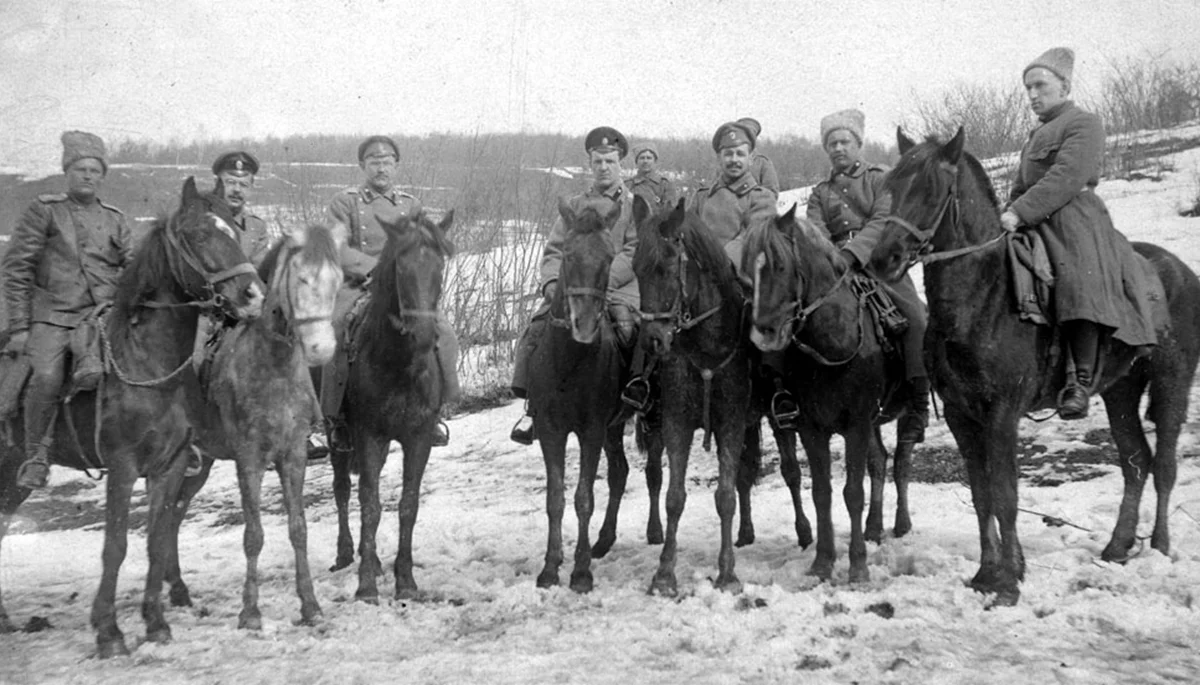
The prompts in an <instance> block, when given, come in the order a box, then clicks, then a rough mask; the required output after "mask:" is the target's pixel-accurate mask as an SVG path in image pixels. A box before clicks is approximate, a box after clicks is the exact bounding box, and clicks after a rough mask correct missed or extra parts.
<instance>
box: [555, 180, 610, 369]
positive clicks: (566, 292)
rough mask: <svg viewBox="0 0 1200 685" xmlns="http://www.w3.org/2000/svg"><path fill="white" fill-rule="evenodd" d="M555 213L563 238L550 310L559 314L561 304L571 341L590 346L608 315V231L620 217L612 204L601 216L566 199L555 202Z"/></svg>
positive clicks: (593, 208) (591, 206)
mask: <svg viewBox="0 0 1200 685" xmlns="http://www.w3.org/2000/svg"><path fill="white" fill-rule="evenodd" d="M558 213H559V215H560V216H561V217H562V220H563V227H564V228H565V233H566V238H565V239H564V240H563V258H562V271H561V272H560V273H559V288H558V294H557V295H556V296H555V299H556V300H558V301H557V302H555V303H553V305H552V306H553V307H554V308H555V309H556V310H557V311H558V312H559V313H561V312H562V304H563V302H564V301H565V303H566V309H567V314H568V319H569V322H570V327H571V337H572V338H573V339H574V340H575V342H578V343H582V344H584V345H590V344H592V343H593V342H595V341H596V338H597V337H598V336H599V335H600V322H601V320H602V319H603V317H604V315H605V313H606V312H607V311H608V271H609V268H610V267H611V266H612V262H613V257H614V256H615V250H614V248H613V244H612V240H611V239H610V238H609V229H611V228H612V227H613V226H614V225H615V224H616V223H617V220H618V219H619V218H620V216H621V204H620V203H619V202H613V203H612V207H611V208H610V209H609V211H608V213H607V214H606V215H603V216H602V215H601V214H600V210H599V209H598V208H597V207H596V205H595V204H593V203H588V202H586V201H585V202H582V203H580V206H572V203H571V202H570V201H569V200H567V199H566V198H559V201H558Z"/></svg>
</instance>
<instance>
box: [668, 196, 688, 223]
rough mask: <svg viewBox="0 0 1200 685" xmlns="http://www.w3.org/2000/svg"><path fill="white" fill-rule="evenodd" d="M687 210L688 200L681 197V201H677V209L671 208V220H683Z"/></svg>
mask: <svg viewBox="0 0 1200 685" xmlns="http://www.w3.org/2000/svg"><path fill="white" fill-rule="evenodd" d="M686 212H687V200H686V199H684V198H682V197H681V198H679V202H676V203H675V209H672V210H671V221H677V222H682V221H683V216H684V214H685V213H686Z"/></svg>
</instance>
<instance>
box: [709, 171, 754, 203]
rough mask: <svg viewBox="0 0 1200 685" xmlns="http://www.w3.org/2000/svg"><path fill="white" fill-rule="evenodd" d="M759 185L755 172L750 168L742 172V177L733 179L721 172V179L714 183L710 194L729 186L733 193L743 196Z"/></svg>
mask: <svg viewBox="0 0 1200 685" xmlns="http://www.w3.org/2000/svg"><path fill="white" fill-rule="evenodd" d="M757 187H758V179H756V178H754V174H752V173H750V171H749V170H747V171H746V173H744V174H742V176H741V178H738V179H735V180H733V181H731V180H729V179H728V178H726V177H725V174H721V179H720V180H719V181H717V182H716V183H714V184H713V187H712V189H710V190H709V191H708V195H709V197H711V196H712V195H713V194H715V193H716V192H717V191H718V190H720V189H722V188H728V189H729V191H730V192H731V193H733V194H734V195H737V196H738V197H741V196H742V195H745V194H746V193H748V192H750V191H751V190H754V189H755V188H757Z"/></svg>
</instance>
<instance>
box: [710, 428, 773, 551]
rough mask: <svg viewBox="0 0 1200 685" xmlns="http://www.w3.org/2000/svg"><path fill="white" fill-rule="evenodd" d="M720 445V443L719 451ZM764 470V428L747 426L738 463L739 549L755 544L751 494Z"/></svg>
mask: <svg viewBox="0 0 1200 685" xmlns="http://www.w3.org/2000/svg"><path fill="white" fill-rule="evenodd" d="M719 448H720V444H719V443H718V449H719ZM760 468H762V428H761V427H760V425H759V422H750V423H747V424H746V434H745V436H744V441H743V443H742V456H741V458H740V459H738V463H737V501H738V536H737V543H736V545H737V546H738V547H745V546H746V545H753V544H754V509H753V507H752V506H751V499H750V493H751V490H753V488H754V483H755V481H757V480H758V471H759V469H760Z"/></svg>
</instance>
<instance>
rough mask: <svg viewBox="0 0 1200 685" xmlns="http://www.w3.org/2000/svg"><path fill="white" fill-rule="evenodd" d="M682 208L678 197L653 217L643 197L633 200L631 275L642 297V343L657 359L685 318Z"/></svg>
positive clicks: (684, 219) (684, 252)
mask: <svg viewBox="0 0 1200 685" xmlns="http://www.w3.org/2000/svg"><path fill="white" fill-rule="evenodd" d="M684 205H685V201H684V199H683V198H680V200H679V202H678V204H676V205H675V206H674V207H668V208H666V209H665V210H664V211H663V212H660V213H657V214H655V213H654V212H653V211H652V210H651V208H650V205H649V204H648V203H647V202H646V201H645V200H644V199H643V198H642V196H640V195H639V196H637V197H635V198H634V199H633V219H634V222H635V225H636V226H637V233H638V246H637V251H636V252H635V253H634V255H633V272H634V273H635V274H636V275H637V279H638V290H639V292H640V294H641V298H642V301H641V313H642V336H643V337H642V344H643V345H646V346H647V348H648V350H649V351H650V352H652V353H653V354H656V355H660V356H662V355H666V354H667V353H668V352H670V350H671V342H672V341H673V340H674V338H675V333H676V332H678V331H679V330H680V326H681V323H682V321H681V319H682V317H683V315H684V314H683V312H684V299H685V298H686V295H687V293H686V290H687V280H686V279H687V273H686V271H687V258H688V257H687V250H686V248H685V247H684V244H683V229H684V222H685V221H686V219H687V216H688V215H687V213H686V212H685V211H684ZM692 215H693V216H694V213H693V214H692Z"/></svg>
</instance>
